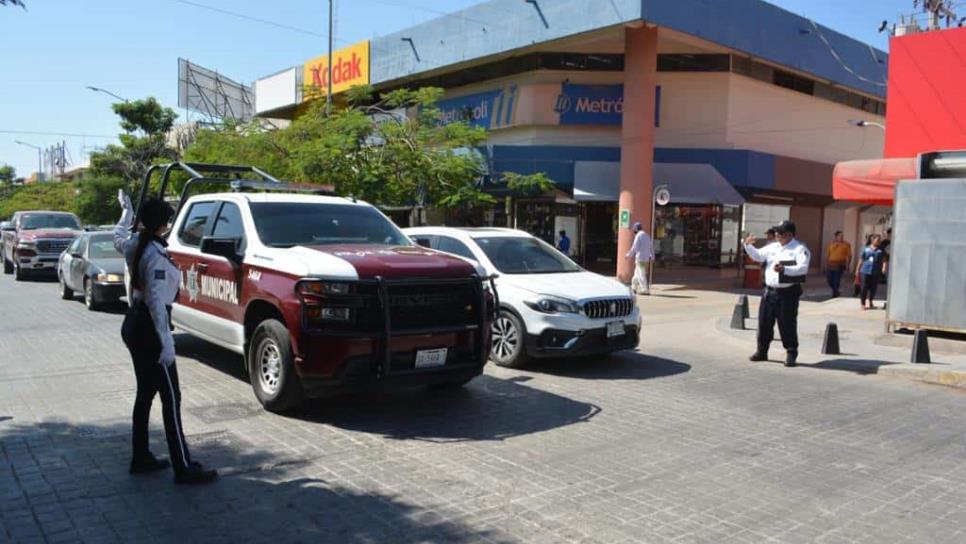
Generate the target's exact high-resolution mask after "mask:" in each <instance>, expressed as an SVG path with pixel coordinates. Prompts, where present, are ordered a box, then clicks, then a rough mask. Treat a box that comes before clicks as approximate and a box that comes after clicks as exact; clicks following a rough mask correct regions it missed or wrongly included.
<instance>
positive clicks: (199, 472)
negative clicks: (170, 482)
mask: <svg viewBox="0 0 966 544" xmlns="http://www.w3.org/2000/svg"><path fill="white" fill-rule="evenodd" d="M217 479H218V471H217V470H212V469H206V468H204V467H203V466H201V463H195V462H192V463H191V464H190V465H188V467H187V468H185V469H184V470H180V471H178V472H176V473H175V474H174V483H176V484H210V483H211V482H214V481H215V480H217Z"/></svg>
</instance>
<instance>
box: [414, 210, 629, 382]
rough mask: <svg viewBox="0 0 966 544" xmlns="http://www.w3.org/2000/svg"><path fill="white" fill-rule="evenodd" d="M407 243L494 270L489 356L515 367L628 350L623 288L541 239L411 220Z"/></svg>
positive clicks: (626, 301) (626, 304) (626, 294)
mask: <svg viewBox="0 0 966 544" xmlns="http://www.w3.org/2000/svg"><path fill="white" fill-rule="evenodd" d="M403 232H405V233H406V235H407V236H409V237H410V238H411V239H412V240H413V241H414V242H416V243H417V244H419V245H422V246H425V247H430V248H433V249H436V250H439V251H445V252H447V253H452V254H454V255H458V256H460V257H463V258H465V259H469V260H471V261H474V262H475V263H477V264H478V265H479V266H481V267H482V268H483V269H484V270H485V271H486V272H487V273H488V274H494V275H496V276H497V279H496V288H497V293H498V294H499V297H500V317H499V318H498V319H497V320H495V321H494V322H493V338H492V349H491V351H490V359H491V360H492V361H493V362H494V363H496V364H497V365H500V366H507V367H514V368H516V367H520V366H523V365H524V364H526V362H527V361H528V360H529V359H530V358H545V357H573V356H581V355H591V354H602V353H610V352H614V351H619V350H627V349H634V348H636V347H637V344H638V342H639V339H640V331H641V317H640V311H639V310H638V308H637V304H636V299H635V297H634V296H633V294H632V293H631V292H630V289H629V288H628V287H627V286H626V285H623V284H621V283H620V282H618V281H616V280H613V279H611V278H606V277H604V276H601V275H599V274H594V273H592V272H587V271H586V270H584V269H582V268H580V267H579V266H577V264H575V263H574V262H573V261H571V260H570V259H569V258H567V257H566V256H565V255H563V254H562V253H560V252H559V251H557V250H556V249H554V248H552V247H551V246H549V245H548V244H546V243H544V242H543V241H542V240H539V239H538V238H536V237H534V236H531V235H530V234H527V233H526V232H523V231H519V230H512V229H498V228H477V229H460V228H451V227H415V228H409V229H403Z"/></svg>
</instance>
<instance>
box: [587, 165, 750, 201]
mask: <svg viewBox="0 0 966 544" xmlns="http://www.w3.org/2000/svg"><path fill="white" fill-rule="evenodd" d="M654 185H655V186H657V185H667V186H668V190H669V191H670V192H671V202H672V203H675V204H728V205H732V206H740V205H741V204H743V203H744V202H745V199H744V198H742V196H741V195H740V194H739V193H738V191H736V190H735V188H734V187H732V186H731V183H729V182H728V180H727V179H725V178H724V176H722V175H721V173H720V172H718V170H717V169H716V168H715V167H714V166H711V165H710V164H688V163H668V162H658V163H654ZM619 194H620V163H618V162H591V161H577V162H576V163H574V200H578V201H607V202H616V201H617V198H618V195H619Z"/></svg>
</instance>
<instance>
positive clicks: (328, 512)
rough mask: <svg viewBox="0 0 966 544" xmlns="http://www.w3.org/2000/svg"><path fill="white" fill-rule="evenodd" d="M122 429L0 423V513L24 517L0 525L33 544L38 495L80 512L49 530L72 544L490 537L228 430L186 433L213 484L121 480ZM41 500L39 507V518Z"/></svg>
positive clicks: (157, 445) (160, 442)
mask: <svg viewBox="0 0 966 544" xmlns="http://www.w3.org/2000/svg"><path fill="white" fill-rule="evenodd" d="M155 430H156V431H157V429H155ZM129 433H130V428H129V427H127V426H126V425H117V424H112V425H74V424H69V423H64V422H44V423H40V424H36V425H34V424H31V425H24V424H18V423H16V422H14V421H3V422H0V446H2V451H3V455H0V484H2V488H3V490H4V501H5V502H4V508H5V509H6V508H9V509H10V510H11V511H13V510H22V511H24V512H26V513H27V514H28V516H27V517H28V519H27V520H21V521H24V523H20V524H18V525H17V526H16V527H14V526H13V525H10V526H9V528H10V530H11V531H17V534H15V535H12V538H13V540H14V541H18V540H20V539H30V538H31V537H36V539H38V540H43V536H42V535H41V533H40V528H39V527H38V526H37V525H36V523H37V520H40V522H41V523H43V521H44V520H43V518H44V516H42V515H41V516H36V517H30V507H31V506H30V505H31V503H32V502H34V501H36V500H37V498H38V497H41V496H43V497H45V498H51V499H52V500H53V502H55V503H59V506H60V507H61V508H63V509H64V510H71V509H73V510H71V511H79V512H81V513H82V514H83V515H81V516H78V517H72V518H71V521H72V522H73V523H68V524H67V525H66V527H58V528H57V529H56V530H57V532H58V533H61V532H63V531H65V530H66V532H63V533H62V534H61V535H60V536H62V537H63V538H64V539H71V540H79V541H101V540H109V541H117V540H120V541H122V542H143V541H153V540H155V539H160V540H163V541H166V542H179V541H180V542H240V541H246V542H248V541H256V542H261V541H264V542H267V541H271V542H273V543H282V542H338V543H350V544H354V543H368V542H479V541H500V538H499V536H498V535H493V534H491V533H490V532H489V531H480V530H474V529H473V528H472V527H470V526H468V525H466V524H463V523H460V522H458V521H453V520H452V514H450V515H447V514H446V513H445V512H444V513H442V514H441V513H439V512H437V511H434V510H431V509H428V508H423V507H420V506H417V505H414V504H411V503H408V502H406V501H405V500H404V499H403V498H402V497H400V496H398V495H397V494H384V493H380V492H377V491H375V490H371V489H370V490H360V489H358V488H350V487H347V486H344V485H338V484H334V483H328V482H326V481H324V480H322V479H318V478H309V477H305V476H304V474H305V473H312V472H315V471H316V470H313V469H317V472H318V473H323V472H324V470H323V469H322V468H321V466H320V465H316V464H315V463H314V460H312V459H283V458H280V457H278V455H277V454H276V453H275V452H271V451H266V450H264V449H261V448H259V447H257V446H254V445H252V444H251V443H248V442H247V441H246V440H245V439H244V438H243V437H242V436H241V435H238V434H235V433H232V432H230V431H218V432H213V433H204V434H201V435H188V443H189V446H190V448H191V452H192V457H193V458H195V459H196V460H199V461H201V462H203V463H204V464H206V465H207V466H211V467H214V468H218V469H219V471H220V473H221V475H222V477H221V478H220V479H219V480H218V481H217V482H216V483H214V484H212V485H208V486H202V487H191V486H176V485H174V484H173V483H172V481H171V480H172V472H171V471H170V470H166V471H162V472H159V473H155V474H150V475H145V476H137V477H135V476H130V475H129V474H128V473H127V462H128V459H129V457H128V456H129V454H130V446H129V444H130V442H129ZM152 444H153V446H154V449H155V451H156V452H157V453H160V452H161V450H163V449H164V439H163V438H162V436H161V434H160V433H159V432H155V433H153V435H152ZM284 450H285V449H284V448H280V449H279V450H278V451H284ZM363 469H364V467H363ZM14 474H18V475H20V477H19V479H18V478H15V477H14ZM28 474H29V475H30V476H29V477H28V476H27V475H28ZM347 476H349V477H350V478H351V475H347ZM50 503H51V501H50V500H47V501H45V502H43V504H46V505H48V507H47V508H48V510H49V509H50V508H49V506H50ZM58 519H59V518H58ZM63 519H64V520H66V519H68V518H67V517H64V518H63ZM51 523H54V524H57V523H60V525H63V523H61V522H59V521H53V522H51ZM44 529H46V530H48V531H52V530H53V529H54V528H53V525H50V526H45V527H44Z"/></svg>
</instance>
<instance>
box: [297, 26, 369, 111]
mask: <svg viewBox="0 0 966 544" xmlns="http://www.w3.org/2000/svg"><path fill="white" fill-rule="evenodd" d="M302 70H303V71H302V85H303V86H304V87H305V92H304V93H303V98H302V100H303V101H305V100H309V99H312V98H316V97H319V96H325V94H326V93H327V92H328V90H329V89H328V87H329V55H328V53H327V54H325V55H321V56H318V57H315V58H314V59H312V60H310V61H307V62H306V63H305V65H304V67H303V69H302ZM368 84H369V40H366V41H363V42H359V43H357V44H355V45H350V46H349V47H344V48H342V49H339V50H337V51H333V52H332V94H338V93H341V92H343V91H346V90H348V89H350V88H351V87H355V86H356V85H368Z"/></svg>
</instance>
